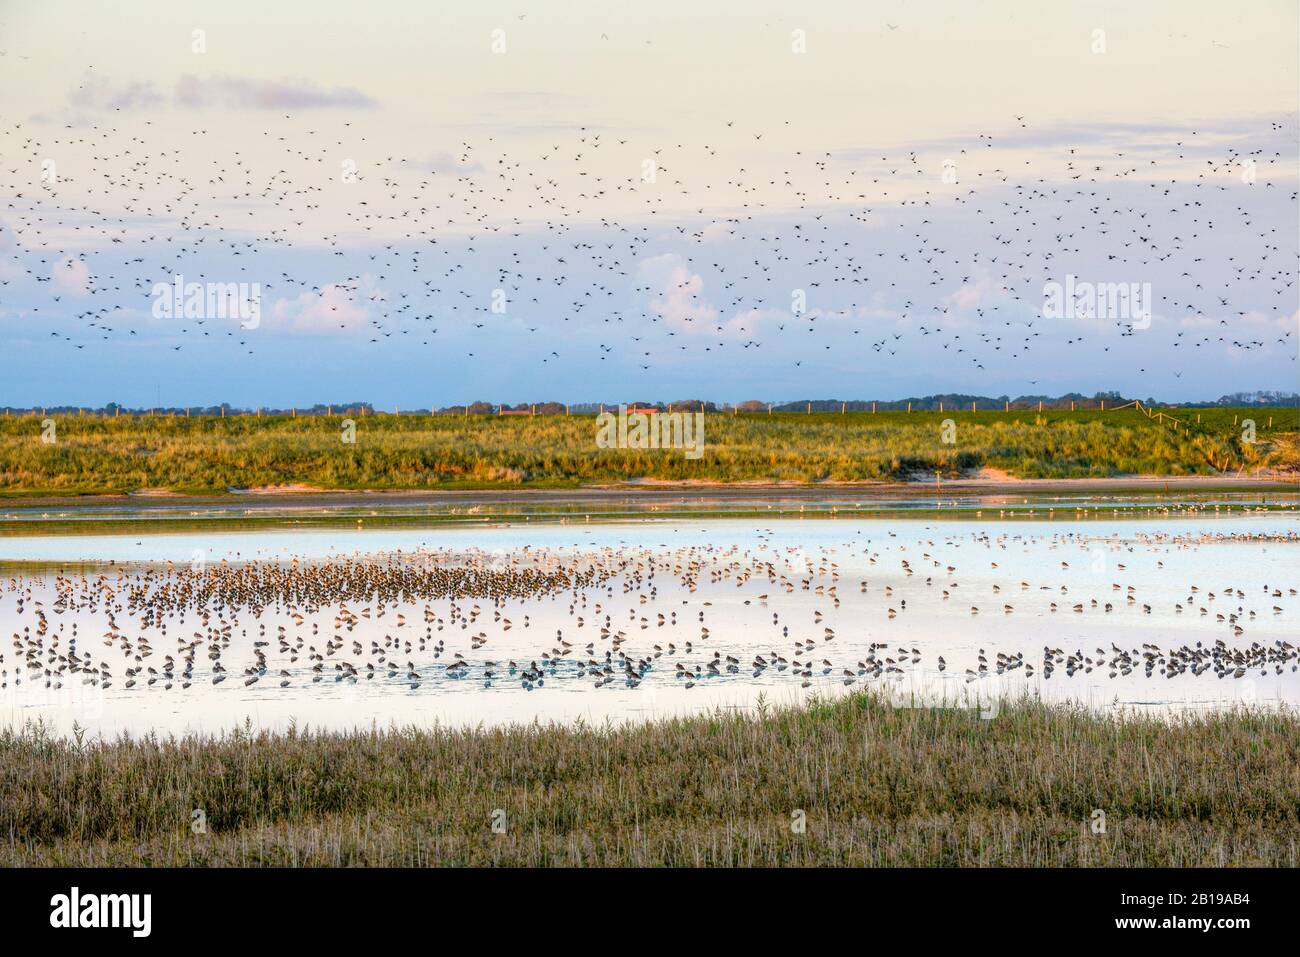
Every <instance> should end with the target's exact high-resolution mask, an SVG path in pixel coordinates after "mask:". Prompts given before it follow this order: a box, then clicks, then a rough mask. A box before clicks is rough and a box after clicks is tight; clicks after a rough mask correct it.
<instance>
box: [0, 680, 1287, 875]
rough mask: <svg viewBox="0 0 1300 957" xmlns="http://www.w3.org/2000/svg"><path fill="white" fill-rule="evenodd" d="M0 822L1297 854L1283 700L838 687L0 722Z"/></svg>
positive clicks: (265, 837) (136, 830)
mask: <svg viewBox="0 0 1300 957" xmlns="http://www.w3.org/2000/svg"><path fill="white" fill-rule="evenodd" d="M196 809H197V810H199V811H201V812H202V816H201V817H199V818H196V816H195V811H196ZM798 812H802V821H803V828H802V832H800V828H799V825H798V822H799V821H800V819H801V816H800V814H799V813H798ZM196 820H200V821H202V822H203V827H202V828H198V829H197V830H198V831H199V832H198V833H196V827H195V821H196ZM494 822H495V823H497V824H498V830H501V831H502V833H497V832H496V831H494V829H493V824H494ZM0 835H2V836H3V838H4V840H3V842H0V866H25V865H65V866H77V867H82V866H97V865H274V866H282V865H287V866H324V865H328V866H339V865H395V866H402V865H489V864H491V865H538V866H550V865H560V866H565V865H638V866H639V865H646V866H656V865H728V866H751V865H828V864H830V865H871V866H875V865H884V866H893V865H919V866H951V865H960V866H969V865H978V866H1034V867H1039V866H1077V865H1083V866H1092V865H1097V866H1106V865H1118V866H1158V867H1185V866H1205V865H1209V866H1221V865H1270V866H1291V867H1294V866H1296V864H1297V854H1298V852H1300V717H1297V716H1296V715H1295V714H1292V713H1289V712H1283V713H1267V712H1255V711H1236V712H1231V713H1220V714H1216V715H1207V716H1199V717H1192V718H1187V719H1181V720H1177V721H1172V722H1169V721H1165V720H1162V719H1159V718H1155V717H1143V716H1126V717H1125V719H1124V720H1119V719H1116V718H1114V717H1107V716H1100V715H1097V714H1095V713H1089V712H1086V711H1083V710H1079V709H1075V708H1068V707H1059V706H1047V705H1044V704H1042V703H1037V702H1032V701H1028V700H1026V701H1022V702H1019V703H1013V704H1008V705H1005V706H1004V707H1003V708H1002V709H1001V712H1000V714H998V715H997V717H995V718H993V719H991V720H981V718H980V717H979V715H978V714H976V713H973V712H970V711H965V710H945V709H928V708H900V707H896V706H893V705H890V704H889V703H888V702H887V701H885V700H883V699H881V698H879V697H876V696H873V695H872V694H870V693H859V694H856V695H853V696H850V697H847V698H843V699H837V700H834V701H831V702H814V703H812V704H810V705H808V706H805V707H801V708H790V709H779V710H775V711H769V710H766V709H763V710H761V711H760V713H758V714H737V713H726V714H723V713H718V714H713V715H705V716H700V717H693V718H682V719H676V720H665V721H660V722H658V723H652V724H649V725H623V726H618V727H607V728H591V727H585V726H581V725H579V726H576V727H574V726H545V727H544V726H528V727H510V728H503V729H479V730H465V731H458V730H413V729H408V730H390V731H372V732H358V733H351V734H332V733H316V732H309V731H291V732H289V733H285V734H278V735H272V734H264V733H253V732H250V731H247V730H244V731H240V732H237V733H233V734H229V735H226V736H223V737H220V738H215V739H214V738H199V737H186V738H182V739H168V740H159V739H155V738H152V737H150V738H144V739H140V740H128V739H125V738H123V739H119V740H115V741H109V742H98V743H91V742H86V741H81V740H78V739H76V738H73V739H64V738H55V737H53V736H51V735H49V734H48V733H46V732H44V731H42V730H41V729H40V728H32V727H29V728H28V729H27V730H25V731H21V732H18V731H11V732H7V733H3V734H0Z"/></svg>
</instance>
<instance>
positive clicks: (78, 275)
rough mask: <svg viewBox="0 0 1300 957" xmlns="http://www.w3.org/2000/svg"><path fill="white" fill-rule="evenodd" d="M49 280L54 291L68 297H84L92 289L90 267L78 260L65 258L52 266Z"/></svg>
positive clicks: (92, 281)
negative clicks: (56, 290) (52, 284)
mask: <svg viewBox="0 0 1300 957" xmlns="http://www.w3.org/2000/svg"><path fill="white" fill-rule="evenodd" d="M50 280H51V281H52V282H53V283H54V286H55V288H56V289H58V290H59V291H60V292H62V293H66V294H67V295H69V296H84V295H86V294H87V293H88V292H90V290H91V289H93V288H94V286H95V282H94V280H93V279H92V278H91V276H90V267H89V266H87V265H86V264H85V263H84V262H82V261H81V260H80V259H71V258H68V257H65V258H63V259H61V260H59V261H58V262H57V263H55V264H54V268H53V269H52V270H51V271H50Z"/></svg>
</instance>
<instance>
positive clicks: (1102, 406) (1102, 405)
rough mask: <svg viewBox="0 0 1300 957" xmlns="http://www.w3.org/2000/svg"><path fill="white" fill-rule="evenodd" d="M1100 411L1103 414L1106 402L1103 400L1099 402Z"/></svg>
mask: <svg viewBox="0 0 1300 957" xmlns="http://www.w3.org/2000/svg"><path fill="white" fill-rule="evenodd" d="M1101 411H1103V412H1105V411H1106V400H1105V399H1102V400H1101Z"/></svg>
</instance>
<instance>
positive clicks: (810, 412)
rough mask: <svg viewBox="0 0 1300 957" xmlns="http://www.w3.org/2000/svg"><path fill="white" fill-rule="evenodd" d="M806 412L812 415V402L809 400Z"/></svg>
mask: <svg viewBox="0 0 1300 957" xmlns="http://www.w3.org/2000/svg"><path fill="white" fill-rule="evenodd" d="M808 414H809V415H812V403H811V402H809V403H808Z"/></svg>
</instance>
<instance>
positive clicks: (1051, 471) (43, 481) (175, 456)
mask: <svg viewBox="0 0 1300 957" xmlns="http://www.w3.org/2000/svg"><path fill="white" fill-rule="evenodd" d="M1162 411H1164V412H1165V413H1166V414H1167V415H1173V416H1175V417H1177V418H1178V419H1179V420H1181V424H1176V423H1174V422H1172V421H1170V420H1169V419H1165V420H1163V421H1162V420H1160V419H1159V418H1155V417H1153V418H1148V417H1147V415H1146V414H1145V413H1143V412H1141V411H1138V410H1135V409H1132V408H1130V409H1125V410H1121V411H1108V412H1098V411H1080V412H1069V411H1047V412H1042V413H1038V412H1032V411H1028V412H1027V411H1011V412H992V411H980V412H974V413H972V412H970V411H965V412H962V411H952V412H944V413H940V412H914V413H907V412H881V413H880V414H872V413H869V412H862V413H849V414H847V415H837V414H834V413H815V414H813V415H799V414H794V413H779V414H775V415H767V414H763V413H757V414H753V413H751V414H742V415H731V414H727V413H712V414H708V415H706V417H705V429H704V435H705V448H704V454H703V457H702V458H700V459H698V460H691V459H688V458H686V457H685V455H684V454H683V452H682V451H680V450H670V449H660V450H629V449H602V448H599V447H597V444H596V424H595V420H594V418H593V417H591V416H536V417H531V416H491V415H483V416H478V415H475V416H468V417H462V416H456V415H449V416H428V415H425V416H410V415H407V416H395V415H370V416H365V417H361V418H357V419H355V420H354V421H355V429H356V433H355V438H356V440H355V442H354V443H351V444H349V443H345V442H344V441H343V440H342V439H343V435H344V433H343V426H342V422H343V417H342V416H333V417H324V416H322V417H307V416H299V417H286V416H281V417H274V418H272V417H257V416H240V417H229V418H219V417H202V418H200V417H194V418H184V417H139V418H133V417H128V416H123V417H121V418H98V417H89V416H87V417H80V416H75V415H73V416H62V417H58V418H56V419H54V431H53V436H52V437H53V441H51V442H47V441H43V439H42V431H43V422H42V419H41V418H39V417H27V418H16V417H15V418H4V419H0V494H8V495H40V494H51V495H79V494H91V493H120V492H128V491H136V490H140V489H168V490H172V491H177V492H183V493H196V494H202V493H214V492H224V491H226V490H227V489H228V488H230V487H241V486H242V487H249V486H260V485H276V484H286V483H301V484H304V485H309V486H314V487H319V488H324V489H439V488H488V487H517V486H534V487H547V486H550V487H557V486H560V487H562V486H575V485H581V484H591V483H609V482H619V481H626V480H628V479H637V478H643V479H655V480H663V481H691V480H695V481H715V482H798V483H814V482H826V481H833V482H882V481H899V480H904V481H905V480H908V479H910V478H913V477H915V476H917V475H925V476H929V477H932V476H933V475H934V473H935V472H940V473H942V475H943V476H945V477H948V478H952V477H957V476H961V475H964V474H971V473H973V472H974V471H976V470H978V469H982V468H989V469H995V470H999V471H1001V472H1005V473H1007V474H1008V475H1010V476H1013V477H1016V478H1079V477H1104V476H1116V475H1159V476H1176V475H1215V474H1222V473H1227V472H1232V473H1235V472H1237V471H1238V470H1242V469H1244V470H1246V471H1248V472H1253V471H1257V470H1281V471H1288V472H1294V471H1295V470H1296V469H1297V468H1300V451H1298V445H1297V431H1298V430H1300V411H1298V410H1296V409H1259V408H1254V409H1201V410H1162ZM1246 419H1250V420H1252V421H1253V422H1254V423H1255V438H1256V441H1254V442H1249V441H1246V440H1245V431H1244V425H1243V423H1244V420H1246ZM949 420H950V421H951V423H952V424H951V426H950V427H949V428H948V430H947V436H948V437H950V438H951V439H952V441H951V442H946V441H944V439H945V428H944V423H945V422H946V421H949ZM47 437H49V435H48V430H47Z"/></svg>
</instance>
